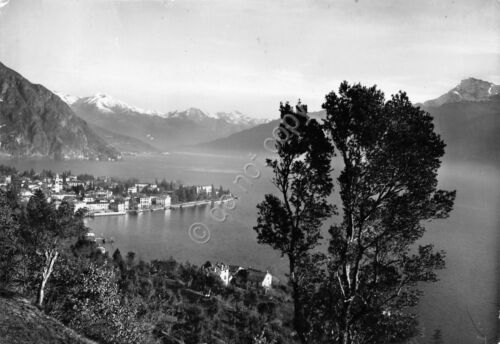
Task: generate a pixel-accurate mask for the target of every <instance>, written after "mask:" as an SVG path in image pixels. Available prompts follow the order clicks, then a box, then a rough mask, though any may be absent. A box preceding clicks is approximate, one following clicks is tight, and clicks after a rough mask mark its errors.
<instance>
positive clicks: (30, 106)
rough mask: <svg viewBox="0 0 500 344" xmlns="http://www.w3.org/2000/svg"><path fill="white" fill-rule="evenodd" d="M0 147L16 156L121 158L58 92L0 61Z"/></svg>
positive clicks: (84, 158) (63, 158) (2, 150)
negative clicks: (55, 92)
mask: <svg viewBox="0 0 500 344" xmlns="http://www.w3.org/2000/svg"><path fill="white" fill-rule="evenodd" d="M0 151H1V152H3V153H7V154H9V155H11V156H14V157H20V158H49V159H62V160H65V159H83V160H87V159H91V160H117V159H120V158H121V155H120V153H119V152H118V151H117V150H115V149H114V148H112V147H110V146H109V145H108V144H107V143H106V142H105V141H104V140H103V139H102V138H101V137H99V136H98V135H97V134H96V133H95V132H94V131H93V130H92V129H91V128H90V127H89V126H88V125H87V123H86V122H85V121H84V120H82V119H80V118H79V117H77V116H76V115H75V114H74V112H73V111H72V110H71V108H70V107H69V106H68V105H67V104H66V103H65V102H63V101H62V100H61V99H60V98H59V97H58V96H56V95H55V94H53V93H52V92H51V91H49V90H48V89H46V88H45V87H43V86H41V85H36V84H32V83H31V82H29V81H28V80H27V79H25V78H24V77H23V76H21V75H20V74H19V73H17V72H15V71H13V70H12V69H10V68H8V67H6V66H5V65H3V64H1V63H0Z"/></svg>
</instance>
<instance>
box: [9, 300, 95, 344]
mask: <svg viewBox="0 0 500 344" xmlns="http://www.w3.org/2000/svg"><path fill="white" fill-rule="evenodd" d="M54 343H58V344H95V342H93V341H91V340H88V339H86V338H83V337H82V336H80V335H78V334H77V333H76V332H75V331H73V330H71V329H69V328H67V327H65V326H64V325H62V324H61V323H60V322H58V321H57V320H55V319H54V318H52V317H49V316H47V315H45V314H44V313H43V312H41V311H39V310H38V309H37V308H36V307H35V306H33V305H31V304H30V303H28V302H27V301H26V300H23V299H18V298H16V297H13V296H11V295H8V294H7V293H5V292H0V344H54Z"/></svg>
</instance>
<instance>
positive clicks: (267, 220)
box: [254, 103, 334, 342]
mask: <svg viewBox="0 0 500 344" xmlns="http://www.w3.org/2000/svg"><path fill="white" fill-rule="evenodd" d="M280 112H281V118H282V123H281V126H280V130H279V140H278V141H279V143H278V145H277V148H278V158H277V159H273V160H271V159H268V160H267V164H268V166H270V167H271V168H272V170H273V179H272V182H273V184H274V185H275V186H276V188H277V189H278V195H274V194H266V195H265V199H264V201H263V202H262V203H260V204H259V205H257V208H258V217H257V225H256V226H255V227H254V230H255V231H256V232H257V239H258V241H259V243H261V244H267V245H270V246H271V247H272V248H274V249H276V250H279V251H280V252H281V254H282V255H283V256H287V258H288V261H289V273H290V275H289V276H290V283H291V286H292V290H293V299H294V308H295V310H294V312H295V313H294V327H295V330H296V331H297V334H298V336H299V338H300V339H301V341H303V342H304V341H305V338H304V333H305V332H306V331H307V329H306V328H305V327H304V326H305V325H306V323H305V322H304V314H303V302H302V295H301V288H300V285H299V282H298V279H297V276H296V274H297V267H298V265H299V264H300V262H301V260H303V259H305V258H306V257H307V256H308V254H309V253H310V251H311V250H312V249H314V248H315V247H316V246H317V245H318V243H319V240H320V239H321V233H320V229H321V225H322V222H323V220H325V219H326V218H328V217H329V216H331V215H332V214H333V212H334V208H333V207H332V206H331V205H330V204H328V202H327V197H328V195H329V194H330V192H331V190H332V187H333V180H332V177H331V173H330V172H331V169H330V161H331V157H332V155H333V149H332V147H331V145H330V143H329V141H328V140H327V138H326V136H325V135H324V133H323V130H322V128H321V126H320V125H319V124H318V123H317V122H316V121H315V120H309V117H308V116H307V106H305V105H301V104H299V105H297V106H296V111H295V112H294V111H293V108H292V107H291V106H290V105H289V104H288V103H287V104H285V105H283V104H281V107H280Z"/></svg>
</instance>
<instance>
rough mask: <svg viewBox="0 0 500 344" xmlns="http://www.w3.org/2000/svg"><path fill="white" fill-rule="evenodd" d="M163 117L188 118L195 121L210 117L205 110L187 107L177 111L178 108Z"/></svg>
mask: <svg viewBox="0 0 500 344" xmlns="http://www.w3.org/2000/svg"><path fill="white" fill-rule="evenodd" d="M163 117H166V118H183V119H189V120H192V121H196V122H198V121H204V120H206V119H208V118H210V116H209V115H208V114H206V113H205V112H203V111H201V110H200V109H198V108H189V109H187V110H184V111H178V110H176V111H172V112H169V113H168V114H166V115H165V116H163Z"/></svg>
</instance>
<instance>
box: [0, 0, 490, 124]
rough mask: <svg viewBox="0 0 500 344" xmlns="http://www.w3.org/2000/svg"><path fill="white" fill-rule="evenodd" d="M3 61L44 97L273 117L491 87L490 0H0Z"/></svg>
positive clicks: (0, 50) (0, 38) (161, 109)
mask: <svg viewBox="0 0 500 344" xmlns="http://www.w3.org/2000/svg"><path fill="white" fill-rule="evenodd" d="M0 61H1V62H2V63H4V64H6V65H7V66H9V67H11V68H13V69H15V70H16V71H18V72H20V73H21V74H22V75H24V76H25V77H27V78H28V79H30V80H31V81H33V82H36V83H41V84H43V85H44V86H46V87H48V88H49V89H52V90H58V91H61V92H64V93H68V94H72V95H76V96H87V95H92V94H95V93H106V94H110V95H112V96H114V97H116V98H118V99H121V100H123V101H125V102H128V103H130V104H131V105H135V106H139V107H142V108H147V109H156V110H159V111H172V110H176V109H185V108H188V107H199V108H201V109H203V110H205V111H209V112H216V111H230V110H239V111H241V112H243V113H246V114H250V115H253V116H257V117H274V116H276V114H277V107H278V105H279V101H280V100H291V101H296V100H297V99H298V98H302V101H303V102H305V103H307V104H309V106H310V109H319V108H320V106H321V103H322V101H323V99H324V95H325V94H326V93H328V92H329V91H331V90H333V89H337V88H338V85H339V83H340V81H342V80H348V81H350V82H362V83H364V84H370V85H371V84H374V83H375V84H377V85H379V86H380V87H381V88H382V90H384V91H385V92H386V94H387V95H389V94H391V93H394V92H396V91H398V90H399V89H403V90H406V91H407V92H408V94H409V95H410V98H411V99H412V100H414V101H423V100H426V99H430V98H434V97H436V96H438V95H440V94H442V93H444V92H445V91H447V90H449V89H450V88H452V87H453V86H455V85H456V84H457V83H458V82H459V81H460V80H461V79H463V78H466V77H469V76H473V77H477V78H482V79H485V80H488V81H492V82H495V83H500V0H434V1H430V0H418V1H416V0H384V1H382V0H380V1H378V0H357V1H355V0H283V1H272V0H263V1H248V0H247V1H239V0H227V1H217V0H187V1H185V0H120V1H118V0H10V2H9V1H8V0H0Z"/></svg>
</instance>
